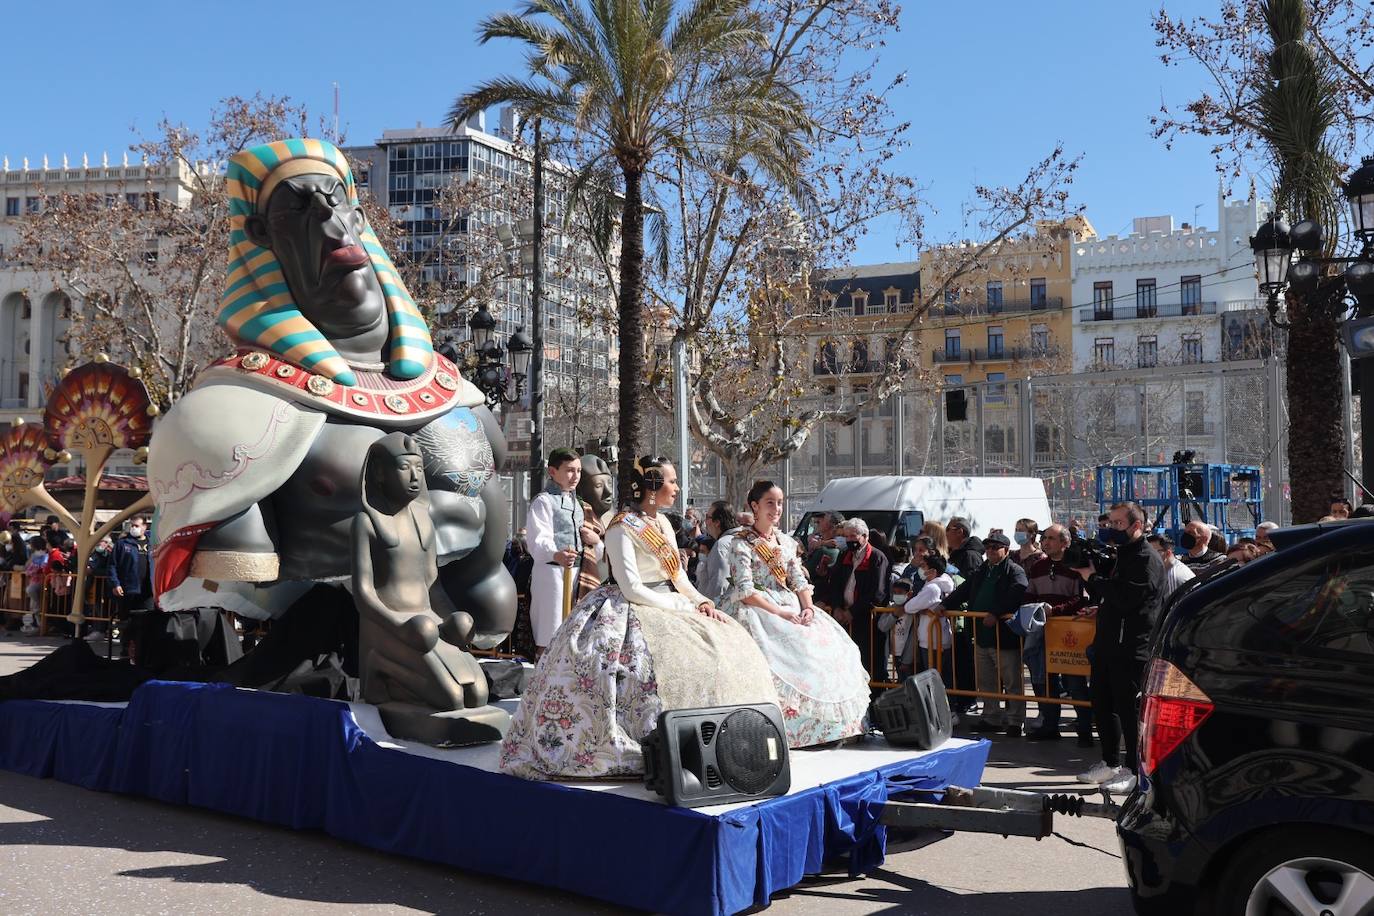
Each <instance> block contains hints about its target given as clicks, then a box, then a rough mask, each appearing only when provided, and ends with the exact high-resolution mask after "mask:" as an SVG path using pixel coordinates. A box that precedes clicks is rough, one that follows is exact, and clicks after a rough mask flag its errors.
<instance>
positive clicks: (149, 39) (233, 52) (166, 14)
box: [0, 0, 1245, 261]
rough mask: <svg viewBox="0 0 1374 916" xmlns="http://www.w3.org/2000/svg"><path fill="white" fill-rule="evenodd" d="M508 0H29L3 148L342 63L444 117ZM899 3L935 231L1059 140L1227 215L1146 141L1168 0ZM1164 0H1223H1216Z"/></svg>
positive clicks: (484, 72) (1178, 209)
mask: <svg viewBox="0 0 1374 916" xmlns="http://www.w3.org/2000/svg"><path fill="white" fill-rule="evenodd" d="M513 5H514V4H513V3H512V2H510V0H412V2H395V0H393V2H391V3H356V2H352V0H335V2H334V3H331V4H328V5H326V6H323V7H320V6H316V5H314V4H305V3H300V2H286V0H276V2H262V0H237V2H236V3H235V4H233V5H232V7H227V6H223V5H220V4H199V3H185V2H176V3H173V2H166V0H144V2H141V3H139V4H136V5H135V6H128V5H125V6H119V7H117V8H111V7H110V6H108V5H107V4H103V3H95V2H88V0H79V2H77V3H75V4H70V5H64V6H62V7H61V8H60V13H55V12H54V10H55V9H56V8H54V7H49V6H47V5H45V4H23V5H22V6H19V7H18V8H16V9H12V10H9V11H8V12H7V15H6V26H7V31H8V32H9V33H10V34H12V35H16V36H21V35H22V36H26V38H25V39H24V40H16V41H10V42H7V43H6V48H5V53H4V54H3V55H0V75H3V79H4V84H5V85H6V86H7V87H9V91H8V92H6V93H5V100H4V102H3V103H0V154H3V155H7V156H8V157H9V158H10V163H11V165H12V166H16V167H17V166H18V164H19V161H20V159H21V158H22V157H24V156H27V157H29V159H30V160H31V162H34V163H37V162H38V161H40V160H41V157H42V156H43V155H45V154H46V155H48V156H50V157H51V158H52V159H53V161H60V158H61V156H62V154H63V153H67V154H68V155H70V156H72V157H73V159H74V161H79V160H80V156H81V153H83V152H87V153H90V154H91V156H92V158H93V159H98V157H99V155H100V153H101V151H102V150H109V151H110V153H111V156H112V158H117V157H118V155H119V153H120V152H121V151H122V150H123V149H124V148H126V147H127V146H128V144H129V143H130V141H131V139H132V136H133V135H132V133H131V130H130V128H131V127H132V126H137V127H139V128H141V129H144V130H147V131H149V132H151V131H152V130H153V129H154V128H155V127H156V123H157V121H158V119H159V118H161V117H162V116H163V115H167V116H169V117H171V118H173V119H176V120H182V121H186V122H188V123H190V124H193V125H194V124H196V123H199V122H201V121H203V119H204V116H205V113H206V112H207V111H208V109H209V108H210V107H211V106H212V105H213V104H214V103H215V101H216V100H217V99H219V98H221V97H224V96H228V95H232V94H238V95H251V94H252V93H254V92H257V91H261V92H264V93H271V94H280V95H288V96H290V97H292V98H293V99H295V100H297V101H300V102H304V103H305V104H307V105H309V106H310V107H311V109H312V110H313V111H316V112H319V113H327V112H328V111H329V109H330V106H331V104H332V101H331V100H332V83H333V82H334V81H336V80H337V81H338V83H339V85H340V89H341V94H342V118H341V121H342V124H343V127H344V129H345V131H346V134H347V139H348V141H349V142H351V143H360V142H365V141H368V140H370V139H373V138H375V137H377V136H378V135H379V134H380V133H381V131H382V130H383V129H385V128H397V127H413V126H414V125H415V123H416V122H417V121H418V122H423V123H424V124H426V125H433V124H437V123H439V122H440V121H441V119H442V117H443V114H444V112H445V111H446V110H447V108H448V106H449V104H450V103H451V102H452V100H453V98H454V96H455V95H457V94H458V93H459V92H461V91H462V90H464V89H466V88H468V87H470V86H472V85H473V84H474V83H476V82H477V81H479V80H481V79H483V78H485V77H487V76H490V75H494V74H498V73H502V72H509V71H515V70H517V69H518V68H519V67H520V66H521V64H522V60H521V58H520V56H519V55H518V54H516V53H514V51H513V49H512V48H511V47H510V46H509V45H508V44H504V43H495V44H491V45H487V46H485V47H483V46H479V45H478V44H477V42H476V39H475V29H476V25H477V23H478V21H479V20H480V19H481V18H482V16H483V15H485V14H487V13H489V12H493V11H498V10H502V9H509V8H511V7H512V6H513ZM903 5H904V10H903V14H902V27H901V31H900V32H899V33H898V34H897V35H896V36H895V38H894V40H893V41H892V42H891V43H890V44H889V46H888V47H887V48H886V49H885V50H884V54H883V58H884V59H883V62H882V67H883V69H884V71H886V72H887V73H889V74H890V73H895V72H897V71H898V70H901V69H905V70H907V72H908V74H909V80H908V82H907V85H906V87H904V90H903V92H902V94H901V95H900V96H898V97H897V104H898V107H899V111H900V112H901V113H902V116H903V117H908V118H910V119H911V120H912V121H913V122H914V125H915V126H914V129H913V133H912V138H913V141H914V142H913V144H912V148H911V149H910V150H909V151H908V152H907V153H906V155H905V156H904V158H903V159H902V161H901V167H902V168H903V169H904V170H905V171H907V173H908V174H910V175H913V176H915V177H916V178H917V179H918V180H919V181H920V183H921V184H922V185H924V186H926V187H927V188H928V194H927V197H928V200H929V201H930V203H931V204H932V205H933V206H934V207H936V208H937V209H938V212H936V213H935V214H934V215H933V216H932V218H931V221H930V233H929V234H930V236H931V237H932V238H936V239H939V238H943V237H944V236H946V235H948V234H949V233H952V232H955V231H956V230H957V228H958V226H959V213H960V207H961V204H963V203H964V202H965V201H966V200H968V198H969V197H970V188H971V187H972V185H973V184H974V183H975V182H982V183H986V184H1000V183H1004V182H1008V181H1013V180H1015V179H1016V178H1017V177H1018V175H1019V174H1022V173H1024V171H1025V170H1026V169H1027V168H1028V167H1029V166H1030V164H1032V163H1033V162H1034V161H1035V160H1036V159H1038V158H1039V157H1040V156H1042V155H1043V154H1044V153H1045V152H1047V151H1048V150H1049V149H1050V148H1051V147H1052V146H1053V145H1054V143H1055V142H1056V141H1062V142H1063V143H1064V144H1065V146H1066V148H1067V149H1068V150H1069V151H1070V152H1072V153H1077V154H1082V156H1083V163H1082V167H1081V169H1080V172H1079V176H1078V178H1077V180H1076V181H1075V184H1074V188H1073V196H1074V200H1075V202H1076V203H1078V204H1081V205H1084V206H1085V207H1086V208H1087V209H1086V212H1087V215H1088V217H1089V219H1091V220H1092V222H1093V223H1094V225H1095V226H1096V227H1097V229H1098V231H1099V232H1100V233H1102V234H1104V235H1105V234H1108V233H1115V232H1128V231H1129V229H1130V221H1131V218H1132V217H1133V216H1145V215H1160V214H1172V215H1173V216H1174V217H1175V219H1176V221H1190V222H1191V221H1193V219H1194V213H1195V212H1196V213H1197V220H1198V222H1200V223H1202V224H1204V225H1208V226H1215V224H1216V195H1217V178H1216V173H1215V171H1214V169H1213V163H1212V160H1211V157H1210V155H1209V153H1208V151H1207V147H1206V145H1205V144H1202V143H1200V142H1197V141H1188V142H1184V143H1181V144H1178V145H1177V146H1176V147H1175V149H1174V150H1172V151H1168V150H1165V148H1164V146H1163V144H1162V143H1160V142H1158V141H1154V140H1152V139H1150V134H1149V122H1148V119H1149V117H1150V115H1151V114H1152V113H1153V112H1155V111H1156V110H1157V109H1158V108H1159V105H1160V102H1161V99H1164V100H1168V101H1169V102H1171V103H1173V102H1182V101H1183V100H1185V99H1186V98H1188V97H1190V96H1191V95H1192V94H1194V93H1195V92H1196V90H1197V88H1198V87H1199V85H1201V84H1200V80H1202V78H1203V77H1202V76H1201V74H1199V73H1198V72H1197V71H1196V70H1193V69H1181V68H1177V67H1174V68H1167V69H1166V68H1165V67H1164V66H1163V65H1162V64H1161V63H1160V62H1159V56H1158V51H1157V49H1156V48H1155V47H1154V33H1153V30H1152V29H1151V28H1150V24H1149V19H1150V13H1151V11H1152V10H1154V9H1157V8H1158V7H1159V5H1160V0H1149V2H1141V0H1098V2H1089V3H1081V2H1078V3H1069V2H1065V0H1041V2H1038V3H1026V2H1016V0H981V2H980V0H974V2H966V3H953V4H952V3H931V2H916V0H907V2H905V3H904V4H903ZM1164 5H1165V6H1166V8H1168V9H1169V10H1170V12H1171V13H1175V14H1183V15H1197V14H1203V13H1205V14H1208V15H1211V14H1213V13H1214V12H1215V9H1216V5H1217V4H1216V0H1211V2H1207V0H1188V2H1175V0H1164ZM324 11H327V13H326V12H324ZM55 16H56V17H59V18H55ZM1236 190H1237V191H1238V192H1240V193H1242V194H1243V193H1244V191H1245V187H1244V186H1243V185H1242V186H1240V187H1238V188H1237V189H1236ZM1198 205H1201V207H1200V209H1197V210H1196V211H1195V208H1197V207H1198ZM912 254H913V252H912V250H911V249H910V248H904V249H898V248H897V247H896V246H895V245H894V236H893V233H892V231H891V229H890V228H889V227H885V226H881V225H879V226H875V227H873V231H872V232H871V233H870V235H869V237H868V238H867V239H865V241H864V242H863V243H862V244H861V246H860V250H859V256H860V259H861V260H865V261H880V260H895V259H899V258H903V257H910V256H912Z"/></svg>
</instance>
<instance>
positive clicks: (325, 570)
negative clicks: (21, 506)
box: [148, 140, 515, 648]
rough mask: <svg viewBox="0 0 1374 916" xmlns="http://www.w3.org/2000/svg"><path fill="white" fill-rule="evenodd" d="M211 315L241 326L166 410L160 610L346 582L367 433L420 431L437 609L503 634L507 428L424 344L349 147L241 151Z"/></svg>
mask: <svg viewBox="0 0 1374 916" xmlns="http://www.w3.org/2000/svg"><path fill="white" fill-rule="evenodd" d="M225 180H226V184H227V187H228V192H229V199H230V237H229V243H230V254H229V265H228V274H227V277H226V280H225V289H224V294H223V297H222V299H221V303H220V311H219V315H218V320H219V323H220V325H221V326H222V327H223V328H224V329H225V330H226V331H227V332H228V333H229V335H230V336H231V337H232V338H234V340H235V341H237V342H238V344H239V350H238V352H237V353H235V354H234V355H233V356H231V357H229V358H228V359H224V360H221V361H220V362H218V363H216V364H214V365H212V366H210V367H209V368H207V369H206V370H205V371H204V372H203V373H202V374H201V376H200V377H199V379H198V380H197V382H196V386H195V387H194V388H193V389H192V390H191V391H190V392H189V393H187V394H186V395H185V396H184V397H183V398H182V399H181V400H180V401H178V402H177V403H176V405H175V406H174V407H173V409H172V410H171V411H170V412H169V413H168V414H167V416H166V417H165V418H164V419H163V421H162V422H161V423H160V424H159V425H158V427H157V429H156V431H155V433H154V436H153V441H152V445H151V447H150V451H149V459H148V471H149V474H148V476H149V479H150V484H151V487H152V490H153V495H154V498H155V500H156V504H157V524H156V536H157V543H156V567H155V569H156V581H155V583H154V587H155V590H156V591H157V593H158V595H159V601H160V605H161V606H162V607H163V608H164V609H165V610H177V609H184V608H194V607H223V608H227V609H229V610H233V611H235V612H237V613H240V614H246V615H247V616H250V617H258V618H265V617H270V616H273V615H275V614H279V613H281V611H283V610H284V609H285V608H286V607H287V606H289V605H290V603H291V602H292V601H293V600H294V599H295V598H296V597H298V596H299V595H300V594H302V593H303V592H304V591H305V590H306V589H308V588H309V587H311V586H312V585H314V584H316V583H319V582H337V583H339V584H340V585H341V586H342V585H343V584H345V583H348V582H349V581H350V577H351V575H352V572H353V569H352V567H353V557H354V553H353V549H352V545H351V540H350V531H351V526H352V524H353V520H354V517H355V516H357V514H358V513H359V512H361V511H362V509H363V504H362V494H361V492H360V490H361V481H362V479H363V476H362V471H363V463H364V460H365V458H366V455H367V452H368V449H369V447H370V446H371V445H372V444H373V443H374V442H376V441H377V440H378V439H381V438H382V437H383V436H386V435H387V434H389V433H392V432H403V433H405V434H407V435H408V436H411V437H413V439H414V442H415V443H416V445H417V446H418V449H419V451H420V454H421V458H422V461H423V465H424V476H425V483H426V485H427V490H428V495H429V499H428V510H429V518H430V520H431V522H432V525H433V531H434V551H435V554H436V557H437V562H438V564H439V585H440V586H441V587H436V588H435V589H433V590H432V594H431V603H432V606H433V607H434V610H435V612H436V613H439V614H440V615H441V616H446V615H447V614H449V613H451V612H453V611H463V612H466V613H467V614H469V615H471V617H472V630H471V633H470V642H471V644H472V645H474V646H476V647H479V648H484V647H491V646H494V645H496V644H497V643H499V642H500V641H501V640H503V639H504V638H505V636H506V634H507V633H509V631H510V628H511V625H512V623H513V621H514V616H515V586H514V583H513V581H512V580H511V578H510V575H509V574H508V573H507V572H506V570H505V568H504V567H503V566H502V564H501V557H502V551H503V549H504V546H505V542H506V536H507V531H506V521H505V501H504V498H503V496H502V494H501V491H500V487H499V483H498V482H497V481H495V480H494V476H495V472H496V469H497V467H498V466H499V463H500V462H501V460H502V459H503V458H504V441H503V439H502V436H501V433H500V429H499V427H498V426H497V425H496V422H495V420H494V418H493V417H492V416H491V414H490V412H489V411H488V410H487V408H486V407H485V405H484V398H483V396H482V395H481V393H480V392H479V391H478V390H477V389H476V387H475V386H473V385H472V384H470V383H469V382H467V381H465V380H464V379H463V378H462V377H461V376H460V375H459V373H458V370H457V369H456V367H455V366H454V365H453V363H451V362H449V361H448V360H447V359H445V358H444V357H443V356H441V355H440V354H438V353H436V352H435V351H434V348H433V346H432V344H431V341H430V335H429V331H428V329H427V327H426V325H425V321H424V319H423V318H422V317H421V315H420V313H419V310H418V309H417V308H416V306H415V303H414V302H413V301H412V299H411V297H410V294H409V293H408V292H407V291H406V288H405V285H404V284H403V283H402V282H401V278H400V276H399V275H398V274H397V272H396V268H395V267H394V266H393V264H392V262H391V259H390V258H389V257H388V256H387V254H386V252H385V251H384V250H383V249H382V247H381V245H380V243H379V242H378V240H377V237H376V236H375V235H374V234H373V232H372V229H371V228H370V227H369V225H368V223H367V220H366V219H365V218H364V216H363V212H362V209H361V207H360V206H359V203H358V196H357V190H356V188H355V186H354V183H353V175H352V173H351V171H350V170H349V168H348V164H347V162H346V161H345V159H344V157H343V155H342V154H341V153H340V152H339V151H338V149H336V148H335V147H334V146H333V145H332V144H329V143H327V142H325V141H322V140H286V141H281V142H277V143H269V144H266V145H263V146H258V147H254V148H252V149H249V150H245V151H243V152H241V153H239V154H238V155H236V156H234V157H233V158H232V159H231V160H230V162H229V167H228V171H227V174H226V177H225Z"/></svg>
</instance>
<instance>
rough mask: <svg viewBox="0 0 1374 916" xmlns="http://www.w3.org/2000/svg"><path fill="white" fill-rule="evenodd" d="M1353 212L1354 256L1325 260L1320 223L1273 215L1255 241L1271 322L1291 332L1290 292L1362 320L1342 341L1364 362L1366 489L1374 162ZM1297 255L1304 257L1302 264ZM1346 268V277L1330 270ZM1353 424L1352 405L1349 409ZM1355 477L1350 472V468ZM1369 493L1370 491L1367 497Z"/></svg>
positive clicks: (1370, 473) (1373, 440)
mask: <svg viewBox="0 0 1374 916" xmlns="http://www.w3.org/2000/svg"><path fill="white" fill-rule="evenodd" d="M1343 195H1344V197H1345V199H1346V202H1347V203H1348V204H1349V207H1350V226H1351V232H1352V234H1353V235H1354V236H1355V238H1356V239H1357V240H1358V241H1359V243H1360V251H1359V254H1357V255H1355V256H1354V257H1324V256H1322V255H1321V254H1320V252H1321V250H1322V248H1323V245H1324V232H1323V228H1322V226H1321V224H1320V223H1318V222H1317V221H1316V220H1314V219H1304V220H1302V221H1300V222H1298V223H1296V224H1294V225H1293V226H1292V228H1289V227H1288V226H1287V225H1286V224H1285V223H1284V222H1283V221H1282V220H1280V219H1279V218H1278V216H1277V215H1271V216H1270V217H1269V219H1268V220H1267V221H1265V223H1263V224H1262V225H1261V226H1260V227H1259V230H1258V231H1257V232H1256V233H1255V235H1254V236H1253V237H1252V238H1251V239H1250V249H1251V251H1252V252H1253V253H1254V256H1255V276H1256V279H1257V280H1258V281H1259V287H1260V291H1261V292H1263V293H1264V295H1265V297H1266V298H1267V300H1268V306H1269V320H1270V322H1271V323H1272V324H1274V325H1275V326H1276V327H1288V323H1287V322H1286V321H1282V320H1280V319H1279V316H1278V304H1279V296H1280V295H1282V294H1283V292H1284V290H1285V289H1290V290H1292V291H1293V292H1294V293H1296V294H1298V295H1299V296H1301V297H1302V298H1303V299H1304V300H1305V301H1309V302H1316V301H1319V300H1320V299H1324V298H1329V299H1330V301H1331V302H1332V304H1333V305H1336V306H1338V307H1341V308H1342V310H1343V311H1346V310H1349V309H1350V308H1351V307H1352V306H1353V308H1354V310H1355V313H1356V316H1357V317H1354V318H1350V319H1347V320H1346V321H1344V322H1343V323H1342V326H1341V338H1342V340H1343V342H1344V345H1345V348H1346V352H1347V353H1348V354H1349V357H1350V359H1352V360H1357V361H1359V380H1360V395H1361V396H1360V426H1361V452H1362V460H1361V475H1360V476H1361V481H1360V487H1361V489H1365V483H1366V482H1374V157H1368V156H1367V157H1365V158H1364V160H1363V161H1362V163H1361V165H1360V168H1358V169H1356V170H1355V172H1354V173H1353V174H1351V176H1350V178H1349V180H1348V181H1347V182H1346V184H1345V187H1344V189H1343ZM1296 252H1301V255H1300V256H1299V257H1298V259H1297V260H1296V261H1294V259H1293V256H1294V254H1295V253H1296ZM1337 265H1343V266H1344V270H1343V271H1341V272H1340V273H1332V272H1330V271H1329V268H1330V267H1332V266H1337ZM1345 414H1346V418H1347V423H1348V422H1350V420H1351V419H1352V418H1351V416H1350V414H1351V410H1350V405H1349V404H1347V405H1346V410H1345ZM1346 473H1347V474H1349V473H1350V471H1349V468H1347V469H1346ZM1368 493H1369V491H1368V490H1367V489H1366V494H1368Z"/></svg>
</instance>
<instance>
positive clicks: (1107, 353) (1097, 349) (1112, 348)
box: [1093, 337, 1116, 366]
mask: <svg viewBox="0 0 1374 916" xmlns="http://www.w3.org/2000/svg"><path fill="white" fill-rule="evenodd" d="M1093 362H1094V363H1096V364H1097V365H1099V366H1114V365H1116V338H1114V337H1098V338H1096V339H1095V340H1094V341H1093Z"/></svg>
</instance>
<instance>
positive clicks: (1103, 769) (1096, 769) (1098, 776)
mask: <svg viewBox="0 0 1374 916" xmlns="http://www.w3.org/2000/svg"><path fill="white" fill-rule="evenodd" d="M1120 771H1121V767H1109V766H1107V763H1106V761H1103V760H1099V761H1097V763H1094V764H1093V768H1092V769H1091V770H1089V771H1088V772H1086V773H1079V774H1078V781H1079V782H1090V783H1093V784H1094V785H1099V786H1100V785H1102V784H1103V783H1104V782H1106V781H1107V780H1109V779H1115V778H1116V777H1118V776H1120V775H1121V772H1120Z"/></svg>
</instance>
